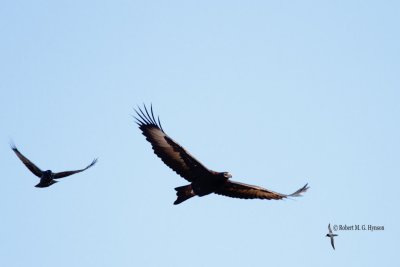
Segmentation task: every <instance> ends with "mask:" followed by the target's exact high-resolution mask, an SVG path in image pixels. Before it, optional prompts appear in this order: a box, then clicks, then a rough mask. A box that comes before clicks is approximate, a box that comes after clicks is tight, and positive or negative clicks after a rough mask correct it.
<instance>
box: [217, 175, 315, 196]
mask: <svg viewBox="0 0 400 267" xmlns="http://www.w3.org/2000/svg"><path fill="white" fill-rule="evenodd" d="M308 188H309V187H308V184H306V185H305V186H303V187H302V188H300V189H299V190H297V191H296V192H294V193H292V194H290V195H285V194H281V193H277V192H274V191H271V190H268V189H265V188H262V187H259V186H255V185H248V184H244V183H239V182H235V181H230V180H228V181H226V183H224V184H223V185H222V186H221V187H219V188H218V189H217V190H216V191H215V193H216V194H218V195H223V196H227V197H234V198H244V199H253V198H259V199H282V198H287V197H298V196H300V195H301V194H302V193H304V192H305V191H307V189H308Z"/></svg>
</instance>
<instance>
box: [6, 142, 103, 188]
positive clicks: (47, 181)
mask: <svg viewBox="0 0 400 267" xmlns="http://www.w3.org/2000/svg"><path fill="white" fill-rule="evenodd" d="M11 149H12V150H13V151H14V152H15V154H16V155H17V157H18V158H19V159H20V160H21V161H22V163H24V165H25V166H26V167H27V168H28V169H29V170H30V171H31V172H32V173H33V174H34V175H36V176H37V177H39V178H40V182H39V183H38V184H37V185H35V187H40V188H43V187H49V186H51V185H52V184H55V183H57V182H58V181H55V180H54V179H60V178H64V177H67V176H70V175H73V174H76V173H79V172H83V171H85V170H87V169H89V168H90V167H92V166H93V165H94V164H96V162H97V159H94V160H93V161H92V163H90V164H89V165H88V166H87V167H85V168H83V169H80V170H75V171H64V172H56V173H53V172H52V171H51V170H47V171H42V170H41V169H40V168H38V167H37V166H36V165H35V164H33V163H32V162H31V161H30V160H29V159H28V158H26V157H25V156H24V155H22V153H21V152H19V150H18V149H17V147H16V146H15V145H14V144H11Z"/></svg>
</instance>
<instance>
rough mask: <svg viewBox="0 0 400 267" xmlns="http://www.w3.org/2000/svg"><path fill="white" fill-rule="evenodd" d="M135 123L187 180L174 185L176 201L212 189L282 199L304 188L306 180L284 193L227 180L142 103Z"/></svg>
mask: <svg viewBox="0 0 400 267" xmlns="http://www.w3.org/2000/svg"><path fill="white" fill-rule="evenodd" d="M135 111H136V114H137V117H135V119H136V123H137V124H138V125H139V129H140V130H141V131H142V133H143V135H144V136H145V137H146V139H147V141H149V142H150V143H151V145H152V147H153V150H154V153H155V154H156V155H157V156H158V157H159V158H160V159H161V160H162V161H163V162H164V163H165V164H166V165H167V166H168V167H170V168H171V169H172V170H174V171H175V172H176V173H177V174H179V175H180V176H182V177H183V178H184V179H185V180H187V181H188V182H190V184H188V185H185V186H180V187H177V188H175V190H176V191H177V192H176V195H177V196H178V198H177V199H176V200H175V202H174V204H175V205H177V204H179V203H182V202H183V201H185V200H188V199H189V198H191V197H193V196H199V197H202V196H205V195H208V194H211V193H215V194H218V195H223V196H227V197H233V198H242V199H254V198H258V199H268V200H269V199H276V200H278V199H283V198H287V197H298V196H300V195H301V194H302V193H304V192H306V191H307V189H308V188H309V187H308V184H306V185H304V186H303V187H302V188H300V189H299V190H297V191H296V192H294V193H292V194H290V195H285V194H281V193H277V192H274V191H271V190H268V189H265V188H262V187H259V186H254V185H248V184H244V183H239V182H235V181H232V180H230V178H231V177H232V175H231V174H229V173H228V172H216V171H212V170H210V169H208V168H207V167H205V166H204V165H203V164H201V163H200V161H198V160H197V159H196V158H195V157H193V156H192V155H191V154H190V153H189V152H188V151H186V150H185V149H184V148H183V147H182V146H180V145H179V144H178V143H177V142H175V141H174V140H173V139H172V138H171V137H169V136H168V135H167V134H166V133H165V132H164V130H163V128H162V126H161V123H160V119H159V118H157V120H156V119H155V116H154V113H153V107H152V106H151V107H150V111H149V110H148V109H147V108H146V106H145V105H144V109H141V108H140V107H138V110H135Z"/></svg>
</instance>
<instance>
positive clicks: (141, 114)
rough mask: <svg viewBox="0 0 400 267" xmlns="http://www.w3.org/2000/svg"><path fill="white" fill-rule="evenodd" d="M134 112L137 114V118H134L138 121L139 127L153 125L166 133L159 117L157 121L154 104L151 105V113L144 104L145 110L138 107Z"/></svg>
mask: <svg viewBox="0 0 400 267" xmlns="http://www.w3.org/2000/svg"><path fill="white" fill-rule="evenodd" d="M134 110H135V112H136V114H137V117H135V116H133V117H134V118H135V119H136V123H137V124H138V125H139V127H141V126H143V125H151V126H155V127H157V128H159V129H160V130H161V131H163V132H164V129H163V128H162V126H161V122H160V117H157V119H156V117H155V116H154V112H153V105H152V104H150V112H149V111H148V110H147V107H146V105H145V104H143V109H141V108H140V107H139V106H137V109H134Z"/></svg>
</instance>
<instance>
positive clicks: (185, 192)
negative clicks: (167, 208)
mask: <svg viewBox="0 0 400 267" xmlns="http://www.w3.org/2000/svg"><path fill="white" fill-rule="evenodd" d="M175 190H176V195H177V196H178V198H177V199H176V200H175V202H174V205H178V204H179V203H182V202H183V201H185V200H188V199H189V198H191V197H194V196H195V195H196V194H195V193H194V192H193V190H192V185H190V184H189V185H184V186H180V187H176V188H175Z"/></svg>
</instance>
